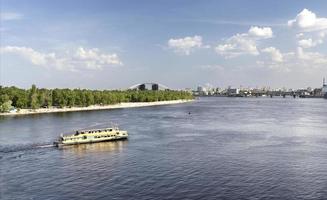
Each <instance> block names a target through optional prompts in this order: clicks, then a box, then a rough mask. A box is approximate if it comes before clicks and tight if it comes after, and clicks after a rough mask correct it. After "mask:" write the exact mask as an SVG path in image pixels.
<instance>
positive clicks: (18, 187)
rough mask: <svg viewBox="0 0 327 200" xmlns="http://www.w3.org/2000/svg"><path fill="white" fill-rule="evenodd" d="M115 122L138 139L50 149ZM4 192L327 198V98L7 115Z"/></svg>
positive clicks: (12, 195)
mask: <svg viewBox="0 0 327 200" xmlns="http://www.w3.org/2000/svg"><path fill="white" fill-rule="evenodd" d="M189 112H190V114H189ZM108 122H114V123H117V124H119V125H120V128H121V129H124V130H127V131H128V132H129V139H128V140H125V141H117V142H105V143H96V144H84V145H77V146H70V147H66V148H62V149H58V148H55V147H51V143H52V142H53V141H54V140H55V139H56V138H57V136H58V135H59V134H60V133H61V132H69V131H72V130H75V129H80V128H85V127H104V126H107V125H108V124H109V123H108ZM0 199H2V200H5V199H6V200H7V199H42V200H44V199H124V200H125V199H327V100H324V99H292V98H285V99H283V98H272V99H270V98H214V97H212V98H200V99H198V100H196V101H195V102H191V103H185V104H178V105H167V106H156V107H144V108H128V109H117V110H102V111H87V112H73V113H52V114H39V115H29V116H16V117H1V118H0Z"/></svg>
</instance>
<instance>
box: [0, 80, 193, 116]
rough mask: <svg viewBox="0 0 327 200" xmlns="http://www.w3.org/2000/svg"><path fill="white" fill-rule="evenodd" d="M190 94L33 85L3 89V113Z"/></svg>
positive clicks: (0, 108) (187, 96)
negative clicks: (13, 110) (15, 110)
mask: <svg viewBox="0 0 327 200" xmlns="http://www.w3.org/2000/svg"><path fill="white" fill-rule="evenodd" d="M192 98H193V96H192V94H190V93H189V92H185V91H175V90H158V91H153V90H144V91H139V90H124V91H122V90H88V89H57V88H56V89H46V88H37V87H36V86H35V85H32V87H31V88H30V89H21V88H17V87H14V86H12V87H3V86H0V112H8V111H9V110H10V109H12V108H16V109H26V108H27V109H38V108H51V107H60V108H64V107H87V106H90V105H110V104H117V103H121V102H154V101H168V100H178V99H192Z"/></svg>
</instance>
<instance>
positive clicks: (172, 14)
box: [0, 0, 327, 89]
mask: <svg viewBox="0 0 327 200" xmlns="http://www.w3.org/2000/svg"><path fill="white" fill-rule="evenodd" d="M0 2H1V21H0V23H1V24H0V26H1V27H0V36H1V38H0V42H1V43H0V48H1V49H0V58H1V60H0V64H1V66H0V67H1V68H0V70H1V71H0V83H1V85H15V86H19V87H24V88H27V87H30V85H31V84H33V83H34V84H37V86H39V87H50V88H55V87H59V88H63V87H70V88H75V87H81V88H96V89H106V88H108V89H113V88H126V87H128V86H131V85H134V84H136V83H142V82H149V81H155V82H159V83H162V84H164V85H167V86H169V87H172V88H185V87H191V88H195V87H196V86H197V85H205V84H208V83H209V84H211V85H213V86H219V87H226V86H234V87H238V86H240V85H242V86H245V87H246V86H249V87H257V86H259V87H260V86H272V87H306V86H312V87H319V86H320V85H321V80H322V77H323V76H327V45H326V42H327V2H326V1H324V0H321V1H319V0H315V1H301V0H293V1H282V0H280V1H277V0H274V1H262V0H260V1H257V0H251V1H250V0H249V1H245V0H242V1H241V0H234V1H233V0H228V1H223V0H222V1H183V0H178V1H168V0H165V1H164V0H162V1H151V0H148V1H142V0H140V1H123V0H119V1H110V0H107V1H98V0H93V1H81V0H79V1H77V0H66V1H60V0H56V1H44V0H43V1H41V0H39V1H35V0H28V1H27V0H25V1H24V0H19V1H16V0H0Z"/></svg>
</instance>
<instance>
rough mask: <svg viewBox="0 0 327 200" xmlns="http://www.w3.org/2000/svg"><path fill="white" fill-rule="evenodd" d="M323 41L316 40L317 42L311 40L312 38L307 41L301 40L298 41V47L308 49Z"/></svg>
mask: <svg viewBox="0 0 327 200" xmlns="http://www.w3.org/2000/svg"><path fill="white" fill-rule="evenodd" d="M322 43H323V40H321V39H318V40H315V41H314V40H313V39H312V38H309V39H302V40H299V41H298V45H299V46H300V47H303V48H310V47H315V46H317V45H319V44H322Z"/></svg>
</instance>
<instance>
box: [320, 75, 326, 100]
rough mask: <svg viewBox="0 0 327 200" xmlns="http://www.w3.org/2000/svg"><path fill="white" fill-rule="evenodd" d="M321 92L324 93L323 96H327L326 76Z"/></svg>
mask: <svg viewBox="0 0 327 200" xmlns="http://www.w3.org/2000/svg"><path fill="white" fill-rule="evenodd" d="M321 93H322V95H323V96H325V95H326V94H327V84H326V79H325V78H324V80H323V83H322V89H321Z"/></svg>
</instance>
